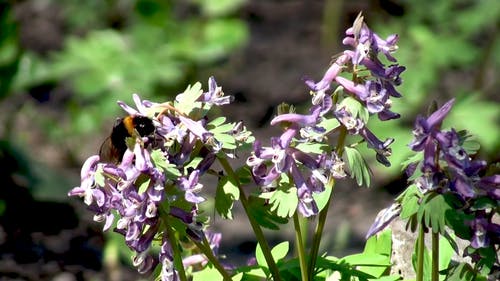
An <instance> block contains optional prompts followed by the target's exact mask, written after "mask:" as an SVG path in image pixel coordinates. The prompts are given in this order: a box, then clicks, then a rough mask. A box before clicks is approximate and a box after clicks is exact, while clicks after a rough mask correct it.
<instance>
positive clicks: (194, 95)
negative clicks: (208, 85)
mask: <svg viewBox="0 0 500 281" xmlns="http://www.w3.org/2000/svg"><path fill="white" fill-rule="evenodd" d="M202 94H203V90H202V89H201V83H200V82H196V83H195V84H194V85H192V86H191V85H189V86H188V87H187V88H186V90H184V92H183V93H182V94H180V95H178V96H177V99H178V100H176V103H175V108H177V109H178V110H179V111H180V112H182V113H184V114H186V115H189V114H190V113H191V111H193V110H194V109H195V108H198V107H200V105H201V103H200V102H198V101H197V100H198V98H200V96H201V95H202Z"/></svg>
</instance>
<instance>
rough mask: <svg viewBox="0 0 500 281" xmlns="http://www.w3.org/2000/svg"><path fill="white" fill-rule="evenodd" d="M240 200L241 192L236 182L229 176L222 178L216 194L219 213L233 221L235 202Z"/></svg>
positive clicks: (216, 205) (216, 207)
mask: <svg viewBox="0 0 500 281" xmlns="http://www.w3.org/2000/svg"><path fill="white" fill-rule="evenodd" d="M239 198H240V192H239V190H238V186H237V185H236V183H235V182H234V180H232V179H231V178H229V177H228V176H223V177H221V178H220V179H219V183H218V185H217V191H216V194H215V209H216V210H217V213H219V215H220V216H221V217H223V218H225V219H233V214H232V212H231V210H232V208H233V202H234V201H236V200H238V199H239Z"/></svg>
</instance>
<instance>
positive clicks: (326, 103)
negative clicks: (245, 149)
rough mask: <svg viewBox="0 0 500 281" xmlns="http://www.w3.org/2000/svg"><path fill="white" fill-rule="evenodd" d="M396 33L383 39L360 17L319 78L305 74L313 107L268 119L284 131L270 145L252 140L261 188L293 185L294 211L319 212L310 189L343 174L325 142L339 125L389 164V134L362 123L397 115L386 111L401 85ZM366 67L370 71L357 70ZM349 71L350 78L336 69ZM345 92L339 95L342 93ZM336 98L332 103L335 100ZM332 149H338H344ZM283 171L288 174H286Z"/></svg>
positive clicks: (337, 157) (254, 173) (251, 159)
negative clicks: (308, 148) (313, 147)
mask: <svg viewBox="0 0 500 281" xmlns="http://www.w3.org/2000/svg"><path fill="white" fill-rule="evenodd" d="M397 39H398V38H397V36H395V35H391V36H389V37H388V38H387V39H386V40H383V39H381V38H380V37H379V36H378V35H376V34H375V33H373V32H372V31H371V30H370V29H369V28H368V27H367V25H366V24H365V23H364V22H363V17H362V16H359V17H358V18H357V19H356V21H355V22H354V25H353V27H351V28H349V29H348V30H347V31H346V38H345V39H344V40H343V43H344V44H345V45H347V46H350V47H352V48H353V49H352V50H346V51H344V52H343V53H342V54H341V55H339V56H337V59H336V60H335V61H334V62H333V63H332V65H331V66H330V68H329V69H328V70H327V71H326V73H325V75H324V76H323V78H322V79H321V81H319V82H316V83H315V82H314V81H312V80H310V79H306V80H305V83H306V85H307V86H309V88H310V89H311V90H312V95H313V98H312V106H311V108H310V110H309V114H305V115H302V114H297V113H284V114H281V115H278V116H277V117H275V118H274V119H273V120H272V121H271V125H276V124H281V125H282V126H283V127H284V128H285V130H284V132H283V134H282V135H281V136H280V137H273V138H271V146H270V147H263V146H262V145H261V143H260V142H258V141H257V142H255V144H254V149H253V154H252V156H250V157H249V158H248V160H247V165H248V166H250V167H251V169H252V176H253V178H254V180H255V182H256V183H257V185H259V186H261V187H262V190H263V191H273V190H274V189H275V188H276V187H277V186H279V185H288V186H289V187H296V188H297V197H298V202H299V203H298V206H297V208H298V210H299V212H300V213H301V214H302V215H304V216H306V217H309V216H311V215H315V214H317V213H318V207H317V205H316V203H315V201H314V200H313V197H312V195H313V193H319V192H322V191H323V190H324V188H325V185H326V184H327V183H328V182H329V181H330V179H331V178H343V177H345V175H346V172H345V169H344V162H343V161H342V159H341V155H337V153H335V152H334V150H332V148H331V145H330V144H328V143H327V140H328V138H327V135H328V134H331V133H333V132H337V131H339V130H340V129H342V128H343V130H345V131H346V132H348V133H349V134H351V135H359V136H361V137H362V138H363V139H364V140H365V141H366V143H367V145H368V147H369V148H370V149H373V150H374V151H375V152H376V156H377V160H378V161H379V162H380V163H382V164H384V165H386V166H389V165H390V162H389V160H388V159H387V156H389V155H390V153H391V150H390V148H389V145H390V144H391V143H392V142H393V139H387V140H385V141H382V140H380V139H378V138H377V137H376V136H375V135H374V134H373V133H372V132H371V131H370V130H369V129H368V128H367V126H366V124H367V121H368V120H367V118H362V117H361V116H360V115H361V114H359V111H364V112H366V115H367V116H370V115H372V114H377V115H378V117H379V119H380V120H383V121H385V120H390V119H395V118H399V114H397V113H394V112H392V111H390V107H391V100H390V97H400V96H401V95H400V94H399V93H398V92H397V91H396V90H395V87H396V86H398V85H400V84H401V78H400V76H399V75H400V74H401V73H402V72H403V71H404V69H405V68H404V67H402V66H399V65H398V64H396V59H395V58H394V57H392V55H391V53H392V52H394V51H395V50H396V49H397V46H396V42H397ZM380 53H382V54H383V55H384V56H385V57H386V59H387V60H389V61H390V62H391V63H392V64H391V65H389V66H385V65H384V64H383V63H382V61H381V60H380V59H379V55H380ZM366 70H368V71H369V72H370V75H366V74H363V75H359V74H360V72H363V73H364V72H366ZM342 73H349V74H350V75H351V76H352V77H353V79H352V80H349V79H346V78H344V77H342V76H340V74H342ZM333 83H336V84H337V85H338V87H337V89H336V90H335V91H333V94H331V93H329V90H330V87H331V86H332V84H333ZM342 93H343V94H344V95H341V94H342ZM332 95H333V97H335V101H336V102H337V103H336V104H334V102H333V101H334V99H333V98H332ZM353 99H354V100H355V101H356V102H357V103H358V104H360V105H361V107H362V108H363V109H359V108H358V109H354V108H353V107H352V106H350V105H349V102H347V101H349V100H353ZM332 120H333V121H334V122H336V124H337V126H336V127H334V128H328V125H327V124H332V122H331V121H332ZM304 143H308V144H313V143H318V144H326V145H325V147H327V148H326V149H322V151H321V152H314V153H313V152H307V153H306V152H305V151H304V150H302V149H301V148H300V144H304ZM336 151H338V152H342V148H337V149H336ZM284 175H286V176H284Z"/></svg>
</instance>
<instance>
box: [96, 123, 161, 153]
mask: <svg viewBox="0 0 500 281" xmlns="http://www.w3.org/2000/svg"><path fill="white" fill-rule="evenodd" d="M154 131H155V126H154V124H153V120H151V119H150V118H148V117H145V116H139V115H129V116H126V117H123V118H119V119H117V120H116V122H115V124H114V125H113V129H112V130H111V135H110V136H109V137H108V138H107V139H106V140H105V141H104V143H103V144H102V145H101V148H100V149H99V156H100V158H101V161H102V162H109V163H119V162H121V161H122V158H123V154H124V153H125V151H126V150H127V138H130V137H139V136H140V137H147V136H150V135H151V134H153V133H154Z"/></svg>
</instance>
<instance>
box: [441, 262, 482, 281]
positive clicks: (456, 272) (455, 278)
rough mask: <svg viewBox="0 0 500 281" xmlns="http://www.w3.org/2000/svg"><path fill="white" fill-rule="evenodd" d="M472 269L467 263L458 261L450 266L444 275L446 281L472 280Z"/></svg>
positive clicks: (474, 275) (473, 275) (473, 276)
mask: <svg viewBox="0 0 500 281" xmlns="http://www.w3.org/2000/svg"><path fill="white" fill-rule="evenodd" d="M475 277H476V274H475V272H474V269H473V268H472V267H471V266H470V265H469V264H467V263H459V264H458V265H455V266H453V267H451V268H450V269H449V270H448V272H447V275H446V280H447V281H472V280H475Z"/></svg>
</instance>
